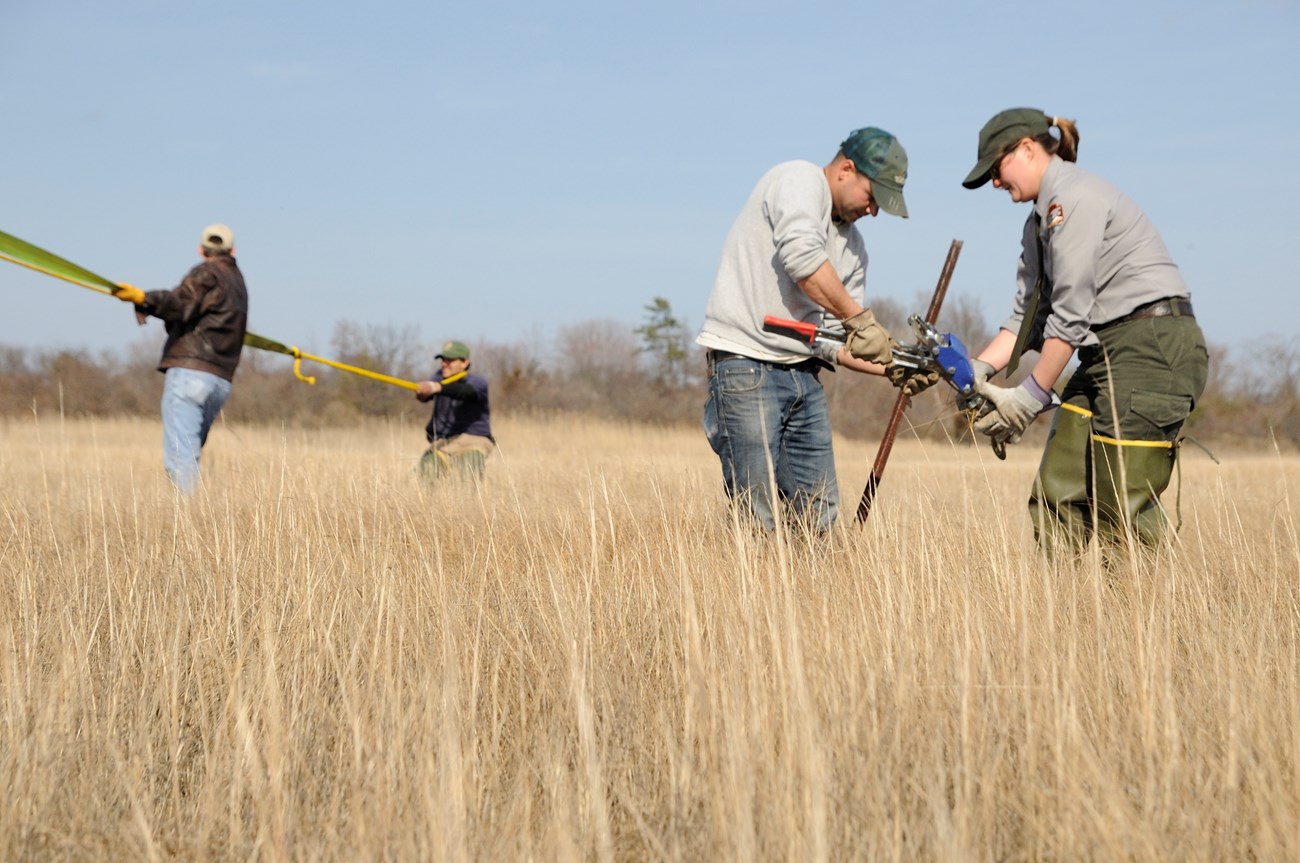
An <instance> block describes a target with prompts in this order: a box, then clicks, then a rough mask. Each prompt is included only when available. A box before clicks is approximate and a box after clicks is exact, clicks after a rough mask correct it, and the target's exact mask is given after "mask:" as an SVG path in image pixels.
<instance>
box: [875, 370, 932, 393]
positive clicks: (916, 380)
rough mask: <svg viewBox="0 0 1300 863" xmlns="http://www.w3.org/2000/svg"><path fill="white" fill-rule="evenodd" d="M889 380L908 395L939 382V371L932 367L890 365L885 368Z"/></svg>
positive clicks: (922, 390)
mask: <svg viewBox="0 0 1300 863" xmlns="http://www.w3.org/2000/svg"><path fill="white" fill-rule="evenodd" d="M885 376H886V377H888V378H889V382H890V383H891V384H893V385H894V386H896V387H898V388H899V389H900V390H902V391H903V392H905V393H907V394H908V395H909V396H914V395H916V394H917V393H919V392H924V391H925V390H928V389H929V388H930V387H932V386H934V385H935V384H937V383H938V382H939V373H938V372H936V371H934V370H933V369H911V368H906V367H904V366H900V365H892V366H890V367H889V368H888V369H886V370H885Z"/></svg>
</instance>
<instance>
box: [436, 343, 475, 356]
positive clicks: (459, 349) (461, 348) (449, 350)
mask: <svg viewBox="0 0 1300 863" xmlns="http://www.w3.org/2000/svg"><path fill="white" fill-rule="evenodd" d="M434 359H439V360H467V359H469V346H468V345H466V344H465V343H464V342H447V343H446V344H445V345H443V346H442V350H440V351H438V353H437V354H436V355H435V357H434Z"/></svg>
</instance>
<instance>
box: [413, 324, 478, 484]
mask: <svg viewBox="0 0 1300 863" xmlns="http://www.w3.org/2000/svg"><path fill="white" fill-rule="evenodd" d="M437 359H438V361H439V363H440V364H441V366H442V368H441V369H440V370H439V371H438V373H437V374H436V375H435V376H433V377H432V378H431V379H430V380H427V381H421V382H420V384H419V389H418V390H417V391H416V393H415V397H416V399H418V400H419V401H422V402H427V401H429V400H430V399H434V402H433V414H432V416H430V417H429V424H428V425H427V426H425V428H424V433H425V436H426V437H427V438H428V440H429V444H430V446H429V449H428V451H427V452H425V454H424V457H423V458H421V460H420V473H421V475H423V476H425V477H426V478H430V479H432V478H436V477H439V476H442V475H444V474H446V473H448V472H450V471H451V469H452V468H453V467H454V468H455V469H456V471H457V472H458V473H459V474H461V475H463V476H474V477H481V476H482V475H483V465H484V463H485V462H486V461H487V459H488V458H489V457H490V456H491V455H492V454H493V453H494V452H496V439H495V438H494V437H493V436H492V422H491V413H492V412H491V409H490V407H489V405H488V382H487V380H486V379H485V378H483V377H481V376H479V375H475V374H470V371H469V366H470V360H469V347H468V346H466V345H465V343H464V342H456V341H451V342H447V343H446V344H445V345H443V346H442V350H441V351H439V352H438V356H437Z"/></svg>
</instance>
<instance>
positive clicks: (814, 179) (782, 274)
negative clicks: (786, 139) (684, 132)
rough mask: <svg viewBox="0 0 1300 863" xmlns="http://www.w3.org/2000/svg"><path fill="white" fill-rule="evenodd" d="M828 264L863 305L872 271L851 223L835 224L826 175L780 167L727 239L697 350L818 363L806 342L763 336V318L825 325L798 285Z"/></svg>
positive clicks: (810, 168) (794, 165)
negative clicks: (868, 267)
mask: <svg viewBox="0 0 1300 863" xmlns="http://www.w3.org/2000/svg"><path fill="white" fill-rule="evenodd" d="M827 261H830V262H831V266H832V267H833V268H834V269H835V272H836V274H837V275H838V276H839V277H840V281H842V282H844V287H845V288H847V289H848V292H849V296H851V297H853V299H854V300H855V301H857V302H858V303H862V302H863V295H864V289H865V282H866V271H867V250H866V247H865V245H864V244H863V242H862V235H861V234H860V233H858V231H857V230H856V229H855V228H854V227H853V225H852V224H846V223H840V222H835V221H833V220H832V219H831V190H830V186H829V184H827V182H826V175H825V174H824V173H822V169H821V168H819V167H817V166H816V165H814V164H813V163H811V162H803V161H796V162H783V163H781V164H780V165H777V166H776V167H775V168H772V169H771V170H770V171H768V172H767V173H766V174H764V175H763V177H762V179H760V180H759V181H758V185H757V186H755V187H754V191H753V192H752V193H751V194H750V196H749V200H748V201H746V202H745V206H744V208H743V209H742V210H741V211H740V215H739V216H738V217H737V218H736V222H735V224H733V225H732V226H731V231H730V233H728V234H727V239H726V241H725V242H724V243H723V247H722V259H721V260H720V261H719V262H718V271H717V274H716V275H715V277H714V280H713V292H712V293H711V294H709V301H708V304H707V306H706V308H705V311H704V325H703V327H701V329H700V334H699V336H698V337H697V338H696V339H695V341H696V343H697V344H699V345H701V346H703V347H705V348H711V349H716V350H723V351H730V352H732V353H736V354H742V355H743V356H747V357H752V358H754V359H759V360H768V361H770V362H777V363H797V362H802V361H803V360H806V359H808V358H809V357H810V356H813V355H814V352H813V351H812V350H811V349H810V348H809V346H808V345H807V343H804V342H800V341H799V340H798V339H793V338H790V337H789V336H783V335H780V334H778V333H769V332H765V331H764V330H763V318H764V317H765V316H767V315H776V316H778V317H784V318H792V319H794V320H797V321H807V322H810V323H815V324H817V325H818V326H822V325H823V318H822V315H823V311H824V310H823V309H822V307H821V306H819V305H817V304H816V303H814V302H813V301H812V300H811V299H809V298H808V295H807V294H805V293H804V292H803V289H801V288H800V287H799V285H798V282H799V280H801V279H806V278H808V277H809V276H811V275H812V274H813V273H815V272H816V271H817V270H818V268H820V267H821V265H822V264H824V263H825V262H827ZM818 353H819V355H820V352H818ZM831 356H832V358H833V351H831Z"/></svg>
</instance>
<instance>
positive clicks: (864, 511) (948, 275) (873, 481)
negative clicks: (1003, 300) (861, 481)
mask: <svg viewBox="0 0 1300 863" xmlns="http://www.w3.org/2000/svg"><path fill="white" fill-rule="evenodd" d="M959 254H961V240H953V241H952V245H951V246H949V247H948V257H947V259H946V260H945V261H944V262H943V271H942V272H940V273H939V284H937V285H935V288H934V296H933V297H931V298H930V308H929V309H928V310H926V313H925V322H926V323H928V324H933V323H936V322H937V321H938V320H939V309H940V308H941V307H942V306H943V298H944V297H945V296H946V295H947V293H948V283H949V282H951V281H952V271H953V269H954V268H955V267H956V266H957V256H958V255H959ZM905 410H907V394H906V393H904V392H903V391H902V390H899V391H898V400H897V401H895V402H894V411H893V413H891V414H890V415H889V425H888V426H886V427H885V437H884V440H882V441H881V442H880V449H879V450H877V451H876V462H875V464H874V465H872V466H871V477H870V478H869V479H868V480H867V487H866V488H864V489H863V490H862V500H860V501H858V524H862V523H863V522H865V521H866V520H867V516H868V515H870V514H871V504H872V502H873V501H874V500H875V499H876V491H877V489H879V488H880V480H881V477H883V476H884V475H885V464H886V462H888V461H889V453H890V451H891V450H893V448H894V438H895V437H897V436H898V426H899V423H901V422H902V421H903V411H905Z"/></svg>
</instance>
